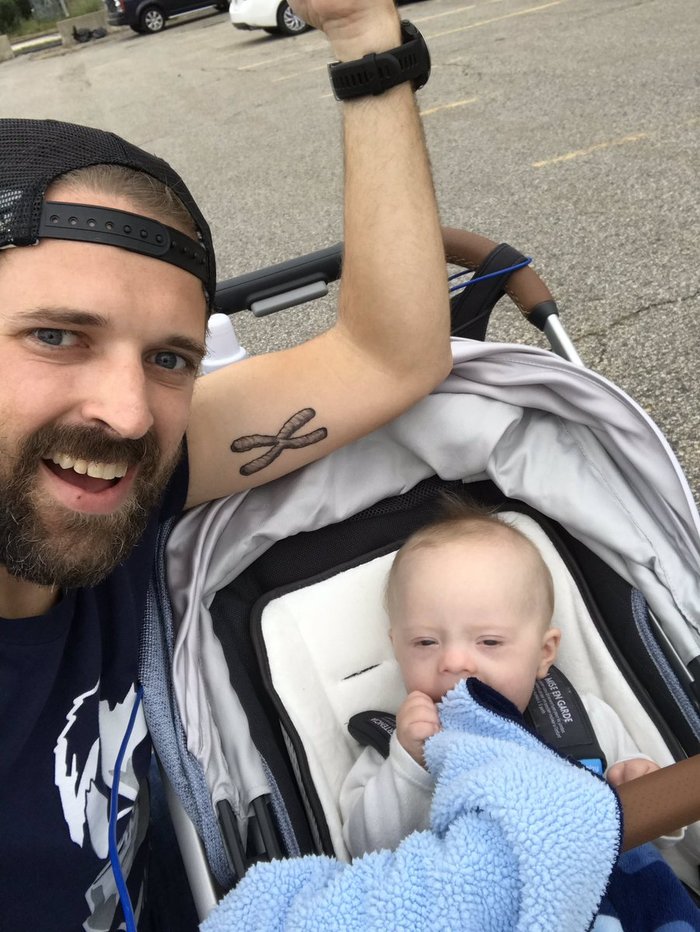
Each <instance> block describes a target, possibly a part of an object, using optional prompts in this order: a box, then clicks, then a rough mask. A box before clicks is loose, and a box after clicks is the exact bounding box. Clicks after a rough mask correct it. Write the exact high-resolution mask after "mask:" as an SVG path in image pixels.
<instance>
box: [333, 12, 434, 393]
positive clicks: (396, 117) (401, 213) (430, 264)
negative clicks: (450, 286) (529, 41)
mask: <svg viewBox="0 0 700 932" xmlns="http://www.w3.org/2000/svg"><path fill="white" fill-rule="evenodd" d="M328 37H329V39H330V41H331V45H332V47H333V50H334V52H335V54H336V55H337V56H338V58H339V59H340V60H343V61H348V60H352V59H356V58H361V57H362V56H363V55H365V54H367V53H368V52H381V51H385V50H387V49H390V48H394V47H396V46H398V45H400V44H401V31H400V26H399V19H398V15H397V14H396V13H395V11H394V10H393V9H392V10H390V11H389V15H387V16H385V17H381V16H379V15H378V16H377V17H376V20H375V21H372V22H371V23H370V24H368V25H367V27H366V28H365V29H364V30H361V31H356V32H355V34H353V35H352V36H349V35H348V34H347V32H345V33H334V32H333V31H332V30H328ZM342 107H343V119H344V147H345V231H344V239H345V256H344V263H343V280H342V284H341V296H340V326H341V327H344V328H346V329H347V331H348V333H349V335H350V337H351V339H352V340H353V341H354V342H355V343H357V344H358V345H360V346H362V347H363V349H364V351H365V352H367V350H369V351H370V352H373V353H376V355H377V359H378V360H379V364H380V365H382V366H387V365H390V366H391V367H392V368H394V367H395V368H396V371H397V372H398V373H399V374H401V373H402V372H406V373H410V374H411V378H412V379H416V380H420V378H421V374H422V373H424V378H425V390H426V391H427V390H428V389H429V388H431V387H432V386H433V385H434V384H435V382H436V381H438V380H439V379H441V378H442V377H443V376H444V374H445V373H446V371H447V369H448V368H449V352H448V333H449V303H448V296H447V283H446V273H445V259H444V251H443V248H442V239H441V235H440V226H439V221H438V214H437V207H436V202H435V193H434V188H433V182H432V177H431V173H430V166H429V161H428V155H427V151H426V147H425V142H424V138H423V130H422V125H421V121H420V117H419V115H418V108H417V105H416V101H415V97H414V94H413V90H412V87H411V84H410V82H406V83H404V84H401V85H399V86H397V87H395V88H392V89H391V90H389V91H386V92H385V93H383V94H380V95H378V96H367V97H362V98H359V99H358V100H355V101H348V102H346V103H344V104H342Z"/></svg>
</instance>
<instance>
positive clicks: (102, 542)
mask: <svg viewBox="0 0 700 932" xmlns="http://www.w3.org/2000/svg"><path fill="white" fill-rule="evenodd" d="M2 447H3V445H2V443H1V442H0V456H1V458H2V460H3V461H4V463H2V462H0V564H4V566H5V568H6V569H7V571H8V572H9V573H10V575H12V576H15V577H17V578H19V579H23V580H26V581H27V582H31V583H35V584H37V585H40V586H52V587H60V588H63V589H71V588H78V587H82V586H94V585H96V584H97V583H99V582H101V581H102V580H103V579H104V578H105V576H107V575H108V573H109V572H110V571H111V570H112V569H114V567H115V566H117V565H118V564H119V563H121V562H122V561H123V560H124V559H125V558H126V557H127V556H128V554H129V553H130V552H131V550H132V549H133V547H134V546H135V545H136V543H137V542H138V540H139V538H140V537H141V535H142V534H143V532H144V530H145V528H146V525H147V523H148V518H149V514H150V512H151V510H152V509H153V507H154V506H155V505H156V504H157V503H158V501H159V500H160V498H161V496H162V493H163V490H164V488H165V486H166V485H167V483H168V480H169V479H170V476H171V475H172V473H173V470H174V469H175V466H176V465H177V462H178V460H179V458H180V455H181V452H182V450H181V449H178V451H177V453H176V455H174V456H171V457H169V458H167V459H162V457H161V455H160V450H159V448H158V444H157V441H156V439H155V437H154V436H153V434H151V433H148V434H146V435H145V436H144V437H142V438H140V439H139V440H124V439H115V438H113V437H110V436H108V435H106V434H105V433H104V432H103V431H101V430H99V429H98V428H85V427H83V428H81V427H57V426H47V427H43V428H41V429H40V430H38V431H37V432H36V433H34V434H32V435H31V436H29V437H28V438H27V439H26V440H25V441H24V442H23V443H22V445H21V446H20V448H19V449H18V451H17V454H16V458H15V457H12V456H8V455H7V451H6V450H3V448H2ZM58 452H60V453H65V454H67V455H68V456H71V457H75V458H76V459H84V460H86V461H88V462H90V461H93V462H98V463H126V464H127V465H128V466H134V465H137V464H138V466H139V471H138V474H137V476H136V478H135V480H134V485H133V488H132V490H131V493H130V495H129V498H128V499H127V501H126V502H124V504H122V505H121V506H120V507H119V508H118V509H117V510H116V511H115V512H112V513H111V514H90V513H85V512H78V511H73V510H72V509H70V508H66V507H65V506H63V505H61V504H59V503H58V502H56V501H55V500H53V499H52V497H51V496H50V495H49V494H46V493H44V492H43V491H42V489H41V487H40V483H39V481H38V477H37V472H38V470H39V468H40V462H41V460H42V459H43V458H45V457H49V456H51V454H53V453H58ZM13 459H14V463H13V462H12V461H13ZM3 465H4V467H5V469H8V467H9V469H8V473H9V474H8V475H7V476H3V475H2V472H3V471H4V470H3V469H2V467H3ZM13 466H14V469H13Z"/></svg>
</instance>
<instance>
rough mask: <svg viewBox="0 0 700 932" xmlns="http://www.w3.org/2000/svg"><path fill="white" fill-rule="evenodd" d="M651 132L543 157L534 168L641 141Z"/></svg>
mask: <svg viewBox="0 0 700 932" xmlns="http://www.w3.org/2000/svg"><path fill="white" fill-rule="evenodd" d="M648 138H649V133H634V134H633V135H630V136H622V137H621V138H620V139H610V140H609V141H608V142H598V143H596V144H595V145H594V146H588V148H586V149H574V150H573V151H572V152H567V153H565V154H564V155H557V156H555V157H554V158H553V159H543V160H542V161H541V162H533V163H532V167H533V168H543V167H544V166H545V165H554V164H555V163H557V162H570V161H571V160H572V159H579V158H581V157H582V156H584V155H590V154H591V153H592V152H599V151H600V150H601V149H611V148H612V147H613V146H626V145H628V144H629V143H631V142H639V141H640V140H641V139H648Z"/></svg>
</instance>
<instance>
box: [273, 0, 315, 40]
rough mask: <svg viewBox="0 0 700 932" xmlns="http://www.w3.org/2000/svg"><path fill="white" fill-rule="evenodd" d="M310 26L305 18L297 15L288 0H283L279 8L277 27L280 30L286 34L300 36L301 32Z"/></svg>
mask: <svg viewBox="0 0 700 932" xmlns="http://www.w3.org/2000/svg"><path fill="white" fill-rule="evenodd" d="M308 28H309V27H308V25H307V24H306V23H305V22H304V20H303V19H302V18H301V17H300V16H297V15H296V13H295V12H294V10H293V9H292V8H291V7H290V5H289V4H288V3H287V0H282V2H281V3H280V5H279V7H278V8H277V29H278V30H279V32H281V33H282V35H284V36H298V35H299V34H300V33H302V32H306V30H307V29H308Z"/></svg>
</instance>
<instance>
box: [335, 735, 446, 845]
mask: <svg viewBox="0 0 700 932" xmlns="http://www.w3.org/2000/svg"><path fill="white" fill-rule="evenodd" d="M433 788H434V782H433V778H432V776H431V775H430V774H429V773H428V771H427V770H424V768H423V767H421V766H420V764H417V763H416V761H414V760H413V758H412V757H411V755H410V754H409V753H408V752H407V751H406V750H405V749H404V748H403V747H402V746H401V744H399V741H398V738H397V737H396V734H394V735H393V736H392V739H391V743H390V745H389V756H388V757H387V758H386V759H384V758H383V757H382V756H381V754H379V753H378V752H377V751H375V750H374V748H365V749H364V751H363V752H362V754H360V756H359V757H358V759H357V761H356V762H355V765H354V766H353V768H352V769H351V770H350V773H349V774H348V775H347V777H346V778H345V782H344V783H343V786H342V787H341V790H340V798H339V805H340V814H341V818H342V820H343V839H344V841H345V844H346V845H347V848H348V851H349V852H350V855H351V856H352V857H354V858H356V857H359V856H360V855H362V854H366V853H367V852H368V851H378V850H379V849H380V848H390V849H393V848H396V846H397V845H398V844H399V842H401V841H402V840H403V839H404V838H405V837H406V836H407V835H410V833H411V832H413V831H420V830H422V829H425V828H428V825H429V823H430V803H431V801H432V796H433Z"/></svg>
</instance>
